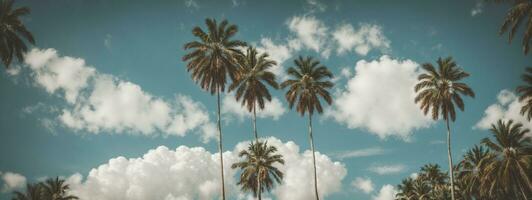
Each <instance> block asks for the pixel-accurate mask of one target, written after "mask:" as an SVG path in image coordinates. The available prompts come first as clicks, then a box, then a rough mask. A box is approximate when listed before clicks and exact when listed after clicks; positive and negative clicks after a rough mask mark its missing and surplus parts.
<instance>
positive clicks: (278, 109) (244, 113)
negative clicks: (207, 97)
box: [222, 93, 286, 121]
mask: <svg viewBox="0 0 532 200" xmlns="http://www.w3.org/2000/svg"><path fill="white" fill-rule="evenodd" d="M284 113H286V108H285V106H284V105H283V103H281V101H280V100H279V99H278V98H277V97H273V98H272V101H266V103H265V105H264V110H261V109H258V108H257V117H258V118H270V117H271V118H273V119H274V120H278V119H279V118H280V117H281V116H282V115H283V114H284ZM222 114H224V115H227V116H229V117H236V118H237V119H239V120H240V121H242V120H244V117H251V115H252V114H251V112H248V110H247V108H245V107H244V106H242V104H241V102H237V101H236V99H235V97H234V95H233V94H232V93H231V94H228V95H225V96H224V98H223V100H222Z"/></svg>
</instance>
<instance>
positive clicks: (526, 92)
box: [516, 67, 532, 121]
mask: <svg viewBox="0 0 532 200" xmlns="http://www.w3.org/2000/svg"><path fill="white" fill-rule="evenodd" d="M521 79H522V80H523V81H524V82H525V83H526V84H525V85H520V86H518V87H517V89H516V91H517V94H518V95H519V102H521V103H523V104H524V105H523V106H522V107H521V115H523V116H525V117H526V118H527V119H528V120H529V121H530V119H532V67H527V68H526V72H525V73H524V74H523V75H522V76H521Z"/></svg>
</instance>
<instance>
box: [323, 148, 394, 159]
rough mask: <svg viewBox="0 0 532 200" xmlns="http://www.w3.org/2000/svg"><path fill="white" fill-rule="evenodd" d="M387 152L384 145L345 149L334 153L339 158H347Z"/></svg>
mask: <svg viewBox="0 0 532 200" xmlns="http://www.w3.org/2000/svg"><path fill="white" fill-rule="evenodd" d="M385 153H386V150H385V149H383V148H382V147H370V148H365V149H355V150H351V151H343V152H340V153H336V154H334V156H335V157H336V158H338V159H346V158H357V157H368V156H376V155H382V154H385Z"/></svg>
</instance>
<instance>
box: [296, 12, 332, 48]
mask: <svg viewBox="0 0 532 200" xmlns="http://www.w3.org/2000/svg"><path fill="white" fill-rule="evenodd" d="M287 25H288V29H289V30H290V31H292V32H293V33H295V34H296V36H297V38H298V39H299V40H300V41H301V44H302V45H303V46H304V47H307V48H309V49H312V50H314V51H316V52H320V49H321V48H323V45H324V44H325V42H326V39H327V37H326V36H327V29H328V28H327V26H326V25H325V23H323V22H322V21H320V20H318V19H317V18H316V17H313V16H294V17H292V18H290V19H288V22H287Z"/></svg>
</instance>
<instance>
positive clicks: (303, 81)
mask: <svg viewBox="0 0 532 200" xmlns="http://www.w3.org/2000/svg"><path fill="white" fill-rule="evenodd" d="M294 62H295V64H296V66H295V67H290V68H289V69H288V70H287V73H288V75H290V76H291V77H292V78H293V79H289V80H286V81H284V82H283V83H282V84H281V87H282V88H285V87H289V89H288V91H287V92H286V96H285V97H286V100H287V101H288V103H289V106H290V109H291V108H293V106H294V104H296V100H298V101H297V106H296V111H297V112H298V113H300V114H301V115H304V114H305V112H308V113H309V114H310V115H312V114H313V113H314V110H317V111H318V113H322V112H323V107H322V106H321V103H320V100H319V98H318V97H319V96H321V97H322V98H323V99H324V100H325V101H326V102H327V103H328V104H329V105H330V104H331V103H332V97H331V95H330V94H329V91H327V89H330V88H332V87H333V85H334V84H333V83H332V82H331V81H329V80H328V79H330V78H332V77H333V75H332V73H331V72H330V71H329V69H327V67H326V66H324V65H321V64H320V62H319V61H318V60H314V59H313V58H312V57H310V56H309V57H307V58H303V57H301V56H300V57H299V58H298V59H297V60H295V61H294Z"/></svg>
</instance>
